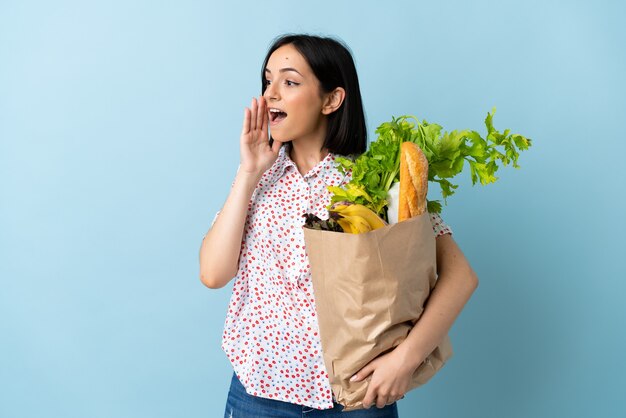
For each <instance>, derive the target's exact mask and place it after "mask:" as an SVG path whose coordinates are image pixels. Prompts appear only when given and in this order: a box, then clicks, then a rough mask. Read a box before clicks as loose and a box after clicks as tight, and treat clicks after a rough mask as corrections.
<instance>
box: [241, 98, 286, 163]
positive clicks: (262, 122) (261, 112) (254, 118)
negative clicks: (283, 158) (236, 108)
mask: <svg viewBox="0 0 626 418" xmlns="http://www.w3.org/2000/svg"><path fill="white" fill-rule="evenodd" d="M268 122H269V115H268V114H267V103H266V102H265V98H264V97H263V96H260V97H259V99H258V101H257V99H256V98H253V99H252V105H251V106H250V108H246V109H245V111H244V118H243V129H242V131H241V141H240V142H241V143H240V149H241V170H243V171H244V172H246V173H250V174H255V175H261V174H263V173H264V172H265V170H267V169H268V168H270V167H271V166H272V164H274V161H276V158H277V157H278V150H279V149H280V146H281V145H282V143H280V142H278V141H274V143H273V144H272V147H270V142H269V136H268V133H267V126H268Z"/></svg>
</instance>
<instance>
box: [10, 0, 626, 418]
mask: <svg viewBox="0 0 626 418" xmlns="http://www.w3.org/2000/svg"><path fill="white" fill-rule="evenodd" d="M388 3H389V5H387V6H383V5H382V2H371V3H368V2H362V1H360V2H356V1H354V2H348V1H344V2H338V1H315V2H306V3H304V2H288V1H265V2H248V3H242V2H236V3H233V4H232V5H225V2H221V3H218V4H209V2H207V1H193V0H181V1H178V2H172V3H171V4H165V2H152V1H120V0H108V1H92V2H82V1H70V0H59V1H57V2H43V1H27V0H22V1H7V0H5V1H2V2H0V339H1V341H0V416H1V417H3V418H4V417H6V418H13V417H42V416H46V417H63V418H73V417H76V418H79V417H80V418H84V417H92V418H100V417H107V418H108V417H116V418H125V417H128V418H136V417H151V418H156V417H179V416H184V417H218V416H221V414H222V413H223V410H224V404H225V400H226V394H227V390H228V383H229V380H230V379H229V378H230V375H231V368H230V365H229V363H228V360H227V359H226V356H225V355H224V354H223V353H222V352H221V350H220V338H221V332H222V326H223V321H224V318H225V313H226V307H227V304H228V300H229V297H230V289H231V286H232V283H231V285H229V286H228V287H226V288H224V289H221V290H219V291H216V290H209V289H207V288H205V287H203V286H202V285H201V283H200V281H199V279H198V250H199V246H200V242H201V238H202V236H203V235H204V233H205V231H206V230H207V229H208V227H209V224H210V222H211V220H212V219H213V216H214V214H215V212H216V211H217V210H218V209H219V208H220V207H221V205H222V204H223V202H224V200H225V199H226V196H227V193H228V190H229V188H230V184H231V182H232V179H233V177H234V174H235V171H236V168H237V165H238V162H239V148H238V142H239V132H240V130H241V117H242V114H243V108H244V107H245V106H247V105H248V103H249V101H250V98H251V97H252V96H254V95H257V94H259V72H260V66H261V62H262V59H263V57H264V55H265V51H266V49H267V47H268V45H269V43H270V42H271V40H272V39H273V38H274V37H275V36H276V35H278V34H280V33H283V32H287V31H296V32H309V33H317V34H330V35H335V36H338V37H340V38H342V39H343V40H345V41H346V42H347V43H348V45H350V47H351V48H352V50H353V52H354V56H355V58H356V62H357V66H358V71H359V74H360V82H361V86H362V93H363V99H364V103H365V106H366V112H367V116H368V127H369V129H370V132H372V133H373V131H374V129H375V128H376V126H378V125H379V124H380V123H381V122H383V121H386V120H389V119H390V118H391V116H394V115H395V116H398V115H400V114H405V113H411V114H416V115H418V116H419V117H420V118H426V119H427V120H429V121H431V122H438V123H440V124H442V125H443V126H444V127H446V128H448V129H459V128H470V129H475V130H480V131H481V132H484V125H483V119H484V117H485V116H486V113H487V111H488V110H490V109H491V107H492V106H496V107H497V113H496V116H495V119H494V121H495V125H496V127H497V128H500V129H504V128H511V129H512V130H513V132H518V133H521V134H524V135H526V136H528V137H530V138H532V139H533V140H534V146H533V148H532V149H531V150H530V151H528V152H527V153H523V154H522V156H521V158H520V164H521V166H522V168H521V169H520V170H514V169H513V168H505V169H502V170H501V171H499V172H498V174H499V175H500V180H499V181H498V182H497V183H496V184H493V185H490V186H487V187H480V186H476V187H473V188H472V187H471V183H470V181H469V174H468V175H467V176H464V177H463V178H461V179H459V182H460V184H461V186H460V188H459V191H458V193H457V194H456V195H455V196H453V197H452V198H450V199H449V201H448V206H447V207H445V208H444V212H443V217H444V219H445V220H446V221H447V222H448V223H449V224H450V225H451V226H452V227H453V229H454V232H455V235H454V237H455V239H456V241H457V242H458V243H459V245H460V246H461V248H462V249H463V250H464V252H465V254H466V255H467V257H468V258H469V260H470V262H471V264H472V265H473V267H474V268H475V270H476V271H477V272H478V274H479V277H480V286H479V288H478V290H477V291H476V293H475V294H474V296H473V297H472V299H471V300H470V301H469V303H468V304H467V305H466V308H465V310H464V311H463V312H462V313H461V315H460V316H459V318H458V320H457V322H456V323H455V324H454V326H453V328H452V330H451V337H452V341H453V345H454V347H455V357H453V359H452V360H451V361H450V362H449V363H448V364H447V365H446V366H445V367H444V369H443V370H442V371H441V372H440V374H438V375H437V376H436V377H435V378H434V379H433V380H432V381H431V382H430V383H429V384H427V385H425V386H423V387H421V388H419V389H416V390H414V391H412V392H410V393H409V394H408V395H407V397H406V398H405V399H404V400H402V401H401V402H400V403H399V408H400V412H401V416H403V417H453V416H455V417H468V418H469V417H476V418H485V417H494V418H500V417H507V418H522V417H533V418H540V417H545V418H553V417H569V418H574V417H580V418H583V417H585V418H586V417H592V416H598V417H621V416H624V415H623V414H624V411H625V410H626V406H625V405H624V404H625V402H624V396H623V395H624V388H626V377H625V376H626V365H625V360H624V352H625V349H626V332H625V330H624V326H623V322H624V318H625V317H626V307H625V304H624V303H623V298H624V294H625V292H626V284H625V283H626V274H624V268H623V262H624V244H623V238H624V233H625V232H626V228H625V221H624V214H625V213H626V207H625V206H626V205H625V199H624V196H623V193H624V185H625V184H626V182H625V178H624V170H623V167H624V157H623V156H624V154H625V153H626V146H625V145H624V142H625V141H624V138H623V123H624V115H625V113H626V83H625V81H624V74H626V54H625V53H624V44H625V41H626V36H625V35H626V30H625V29H624V26H623V17H624V16H625V15H626V13H625V12H626V10H625V7H624V6H622V5H620V4H619V2H617V1H615V2H609V1H596V2H592V1H586V2H554V1H523V2H522V1H519V2H487V1H478V2H463V1H444V2H431V3H428V4H426V3H421V2H412V1H397V2H388ZM435 4H436V5H435ZM357 12H358V14H357ZM370 139H373V135H372V137H370Z"/></svg>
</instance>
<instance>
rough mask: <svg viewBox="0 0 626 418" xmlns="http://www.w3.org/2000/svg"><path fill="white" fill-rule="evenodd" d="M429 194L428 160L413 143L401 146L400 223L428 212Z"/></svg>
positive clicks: (404, 143)
mask: <svg viewBox="0 0 626 418" xmlns="http://www.w3.org/2000/svg"><path fill="white" fill-rule="evenodd" d="M427 194H428V160H427V159H426V156H425V155H424V153H423V152H422V150H421V149H420V147H419V146H418V145H417V144H415V143H413V142H408V141H407V142H403V143H402V144H401V146H400V196H399V200H400V205H399V207H398V222H402V221H404V220H406V219H410V218H412V217H414V216H417V215H421V214H422V213H424V212H426V195H427Z"/></svg>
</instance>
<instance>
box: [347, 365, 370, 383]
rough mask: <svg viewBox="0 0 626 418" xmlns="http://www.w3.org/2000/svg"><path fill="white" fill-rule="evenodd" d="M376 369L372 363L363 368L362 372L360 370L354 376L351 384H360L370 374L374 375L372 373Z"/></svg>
mask: <svg viewBox="0 0 626 418" xmlns="http://www.w3.org/2000/svg"><path fill="white" fill-rule="evenodd" d="M374 369H375V367H374V366H373V365H372V363H369V364H368V365H367V366H365V367H363V368H362V369H361V370H359V371H358V372H356V373H355V374H354V376H352V377H351V378H350V381H351V382H359V381H361V380H363V379H365V378H366V377H367V376H369V375H370V374H372V372H373V371H374Z"/></svg>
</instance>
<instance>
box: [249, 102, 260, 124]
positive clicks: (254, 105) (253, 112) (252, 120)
mask: <svg viewBox="0 0 626 418" xmlns="http://www.w3.org/2000/svg"><path fill="white" fill-rule="evenodd" d="M257 112H258V105H257V102H256V99H255V98H252V105H251V111H250V130H251V131H254V130H255V129H256V115H257Z"/></svg>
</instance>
